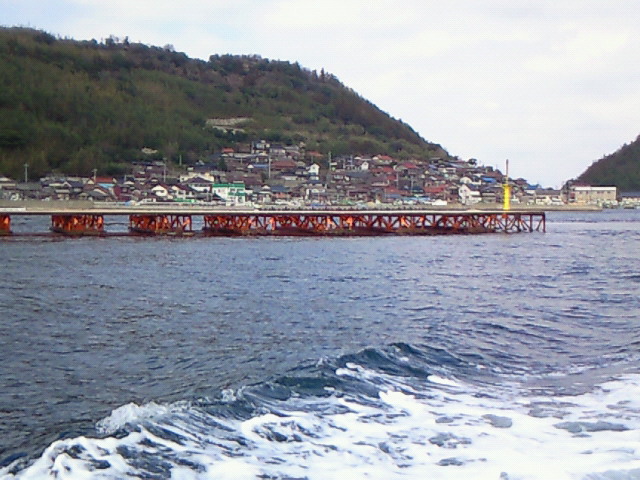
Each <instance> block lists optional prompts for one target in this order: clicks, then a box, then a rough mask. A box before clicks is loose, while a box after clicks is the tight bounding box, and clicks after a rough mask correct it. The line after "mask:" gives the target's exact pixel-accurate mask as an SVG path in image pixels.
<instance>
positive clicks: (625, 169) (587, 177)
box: [578, 136, 640, 192]
mask: <svg viewBox="0 0 640 480" xmlns="http://www.w3.org/2000/svg"><path fill="white" fill-rule="evenodd" d="M578 181H581V182H585V183H588V184H590V185H612V186H613V185H615V186H616V187H618V190H619V191H621V192H630V191H638V190H640V136H638V138H636V139H635V141H634V142H632V143H630V144H628V145H626V144H625V145H623V146H622V147H621V148H620V149H618V150H617V151H616V152H614V153H612V154H611V155H607V156H606V157H603V158H601V159H600V160H598V161H597V162H595V163H593V164H592V165H591V166H590V167H589V168H587V170H586V171H585V172H584V173H583V174H582V175H580V176H579V177H578Z"/></svg>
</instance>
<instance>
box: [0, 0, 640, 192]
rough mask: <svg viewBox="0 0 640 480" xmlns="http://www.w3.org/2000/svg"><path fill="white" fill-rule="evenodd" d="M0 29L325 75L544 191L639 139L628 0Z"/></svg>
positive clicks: (225, 3)
mask: <svg viewBox="0 0 640 480" xmlns="http://www.w3.org/2000/svg"><path fill="white" fill-rule="evenodd" d="M0 24H1V25H3V26H28V27H32V28H38V29H42V30H45V31H47V32H49V33H52V34H54V35H59V36H61V37H69V38H74V39H76V40H90V39H96V40H98V41H100V40H103V39H106V38H108V37H109V36H110V35H114V36H116V37H120V38H124V37H129V40H130V41H131V42H142V43H145V44H148V45H155V46H165V45H167V44H170V45H173V47H174V48H175V50H176V51H179V52H185V53H186V54H187V55H188V56H190V57H194V58H201V59H204V60H207V59H208V58H209V56H210V55H212V54H226V53H229V54H234V55H244V54H246V55H260V56H262V57H263V58H268V59H274V60H284V61H290V62H298V63H299V64H300V65H301V66H302V67H304V68H307V69H309V70H317V71H320V70H321V69H324V70H325V71H326V72H329V73H331V74H333V75H334V76H336V77H337V78H338V79H339V80H340V81H341V82H342V83H343V84H344V85H346V86H347V87H349V88H351V89H353V90H355V91H356V92H357V93H358V94H360V95H361V96H362V97H364V98H366V99H367V100H369V101H370V102H372V103H374V104H375V105H377V106H378V107H379V108H380V109H381V110H383V111H385V112H386V113H388V114H389V115H391V116H392V117H394V118H397V119H401V120H402V121H403V122H405V123H407V124H409V125H410V126H411V127H412V128H413V129H414V130H416V131H417V132H418V133H419V134H420V135H421V136H422V137H423V138H425V139H426V140H428V141H431V142H434V143H438V144H440V145H442V146H443V147H444V148H445V149H446V150H447V151H448V152H449V153H450V154H452V155H457V156H459V157H460V158H463V159H465V160H466V159H469V158H475V159H477V160H478V162H479V163H480V164H483V165H490V166H494V167H498V168H501V169H502V170H504V166H505V162H506V160H507V159H509V168H510V171H509V173H510V176H511V177H515V178H517V177H523V178H525V179H527V180H529V182H531V183H540V184H541V185H543V186H548V187H560V186H561V185H562V184H563V183H564V182H565V181H566V180H568V179H571V178H575V177H577V176H578V175H580V174H581V173H582V172H583V171H584V170H585V169H586V168H587V167H588V166H589V165H591V163H592V162H594V161H596V160H598V159H600V158H602V157H603V156H605V155H608V154H610V153H613V152H614V151H616V150H617V149H618V148H620V147H621V146H622V145H624V144H625V143H630V142H632V141H634V140H635V139H636V137H637V136H638V134H640V35H639V34H638V25H640V1H638V0H610V1H606V2H605V1H604V0H446V1H443V0H323V1H318V0H180V1H172V2H169V1H165V0H0Z"/></svg>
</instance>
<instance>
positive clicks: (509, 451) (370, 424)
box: [0, 344, 640, 480]
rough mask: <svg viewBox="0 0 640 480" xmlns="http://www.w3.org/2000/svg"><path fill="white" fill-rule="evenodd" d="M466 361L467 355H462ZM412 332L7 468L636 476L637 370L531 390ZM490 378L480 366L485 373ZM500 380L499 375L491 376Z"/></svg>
mask: <svg viewBox="0 0 640 480" xmlns="http://www.w3.org/2000/svg"><path fill="white" fill-rule="evenodd" d="M467 360H468V359H467ZM473 371H475V372H477V376H476V377H478V378H479V377H482V375H486V374H485V373H484V368H483V367H482V365H480V364H477V363H473V362H471V361H465V360H464V359H460V358H455V357H453V356H451V355H449V354H447V353H446V352H443V351H437V350H433V349H428V348H422V349H420V348H416V347H412V346H409V345H406V344H396V345H392V346H390V347H389V348H387V349H384V350H378V349H366V350H364V351H362V352H360V353H358V354H356V355H348V356H344V357H341V358H339V359H337V360H334V361H332V360H326V359H325V360H322V361H320V362H319V363H318V364H317V365H314V366H309V367H301V368H299V369H297V370H296V371H294V372H291V375H289V376H286V377H282V378H279V379H277V380H274V381H271V382H265V383H262V384H259V385H255V386H251V387H245V388H243V389H240V390H238V391H224V392H222V394H221V395H220V397H219V398H217V399H215V400H209V399H199V400H197V401H182V402H177V403H173V404H156V403H149V404H146V405H142V406H138V405H135V404H129V405H124V406H122V407H120V408H118V409H116V410H114V411H113V412H112V413H111V415H110V416H109V417H107V418H105V419H103V420H101V421H100V422H99V423H98V424H97V426H96V437H97V438H87V437H78V438H72V439H65V440H60V441H57V442H55V443H53V444H52V445H50V446H49V447H48V448H47V449H46V451H45V452H44V454H43V455H42V456H41V457H40V458H39V459H37V460H36V461H35V462H34V463H32V464H31V465H30V466H28V467H27V468H24V469H20V468H21V467H19V466H18V465H17V464H15V465H13V466H10V467H8V468H6V469H5V470H4V471H0V473H1V474H2V476H3V477H7V478H14V477H15V478H43V477H53V478H74V479H75V478H87V477H88V478H127V477H129V478H158V479H160V478H180V479H200V478H203V479H204V478H216V479H251V478H256V479H340V480H343V479H344V478H353V479H356V478H357V479H360V478H362V479H365V478H366V479H381V480H382V479H385V480H387V479H395V478H429V479H441V478H442V479H450V478H451V479H454V478H455V479H460V478H470V479H471V478H473V479H484V478H487V479H501V480H506V479H511V480H515V479H588V480H596V479H607V480H612V479H630V478H640V376H638V375H626V376H624V377H620V378H618V379H615V380H611V381H608V382H606V383H603V384H601V385H600V386H598V387H596V388H595V389H591V391H589V392H588V393H580V394H574V395H558V394H551V395H544V396H541V395H536V394H535V393H532V392H531V391H527V390H526V389H524V387H522V385H521V384H517V383H504V379H502V380H503V381H501V382H500V383H496V382H484V381H483V382H473V381H471V380H470V379H471V378H472V376H471V373H472V372H473ZM487 378H488V376H487ZM494 380H495V378H494Z"/></svg>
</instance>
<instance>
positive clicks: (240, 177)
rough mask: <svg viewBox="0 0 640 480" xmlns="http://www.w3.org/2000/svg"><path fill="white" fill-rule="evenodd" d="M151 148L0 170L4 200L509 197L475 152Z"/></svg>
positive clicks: (527, 190) (530, 194)
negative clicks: (124, 157) (32, 169)
mask: <svg viewBox="0 0 640 480" xmlns="http://www.w3.org/2000/svg"><path fill="white" fill-rule="evenodd" d="M157 153H158V152H157V151H156V150H153V149H149V148H145V149H143V150H141V152H140V161H139V162H136V163H135V164H133V165H132V168H131V172H130V173H129V174H125V175H120V176H118V177H116V176H106V175H102V174H100V172H99V171H98V170H97V169H94V171H93V175H92V176H88V177H81V176H72V175H61V174H50V175H47V176H46V177H43V178H40V179H39V180H37V181H32V180H31V181H30V179H29V177H28V165H26V164H25V166H24V168H25V176H24V178H23V179H11V178H8V177H5V176H2V175H0V200H4V201H24V200H41V201H53V200H62V201H65V200H67V201H68V200H84V201H92V202H103V203H115V204H122V205H140V204H148V203H178V204H183V205H184V204H199V205H224V206H227V207H233V206H243V207H248V206H267V207H268V206H279V207H287V206H290V207H303V206H311V207H322V206H352V207H362V208H366V207H367V206H372V205H374V204H375V205H383V204H388V205H394V206H407V207H409V206H414V205H423V206H427V205H429V206H462V207H470V206H474V205H475V206H477V207H481V206H482V205H487V206H489V205H496V204H502V202H503V200H504V199H503V192H504V189H503V185H504V184H505V182H506V181H507V178H506V173H503V172H502V171H501V170H500V169H499V168H496V167H493V166H483V165H479V164H478V162H477V161H476V160H475V159H469V160H461V159H458V158H453V159H443V158H439V157H433V158H429V159H428V160H410V161H406V160H399V159H395V158H393V157H391V156H388V155H376V156H359V155H348V156H336V157H332V156H331V155H330V154H329V155H323V154H321V153H319V152H315V151H307V150H306V149H305V148H304V146H303V145H300V146H287V145H281V144H276V143H269V142H266V141H264V140H262V141H256V142H252V143H251V144H247V145H246V146H244V147H241V148H237V149H235V150H234V149H232V148H224V149H222V151H221V152H219V153H217V154H216V155H212V156H211V157H210V158H207V159H206V160H200V161H198V162H197V163H195V164H193V165H189V166H182V165H176V164H175V163H169V162H167V161H164V160H158V159H157ZM508 183H509V185H510V186H511V188H510V192H511V199H510V203H511V204H512V205H521V206H533V205H535V206H547V207H553V206H563V205H576V206H579V205H593V206H598V207H601V208H602V207H604V208H606V207H615V206H632V207H633V206H638V205H640V198H639V196H637V195H630V196H623V197H621V196H619V192H617V190H616V187H595V186H590V185H581V184H577V183H573V184H572V183H570V182H568V183H567V184H566V185H565V186H564V187H563V188H562V189H560V190H556V189H550V188H543V187H541V186H539V185H531V184H529V183H528V182H527V180H525V179H523V178H516V179H512V178H509V179H508Z"/></svg>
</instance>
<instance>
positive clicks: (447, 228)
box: [0, 208, 546, 236]
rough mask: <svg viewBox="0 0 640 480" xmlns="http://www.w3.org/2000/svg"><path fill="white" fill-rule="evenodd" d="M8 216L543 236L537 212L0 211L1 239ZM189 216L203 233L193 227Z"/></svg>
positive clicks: (132, 225)
mask: <svg viewBox="0 0 640 480" xmlns="http://www.w3.org/2000/svg"><path fill="white" fill-rule="evenodd" d="M12 215H50V216H51V231H53V232H55V233H58V234H63V235H68V236H85V235H94V236H107V235H110V234H113V233H110V232H108V231H107V229H106V228H105V221H104V217H105V216H117V215H119V216H123V215H126V216H128V218H129V229H128V231H129V233H130V234H134V235H175V236H193V235H196V234H198V235H209V236H270V235H273V236H275V235H281V236H282V235H290V236H374V235H446V234H480V233H518V232H545V231H546V219H545V213H544V212H541V211H535V212H534V211H516V210H513V211H484V210H460V211H455V210H452V211H439V210H438V211H427V210H371V211H364V210H361V211H358V210H335V211H330V210H311V211H306V210H281V211H266V210H257V209H256V210H231V209H229V210H220V209H203V208H199V209H196V208H193V209H187V208H180V209H176V208H171V209H161V208H157V209H144V210H141V209H136V208H110V209H100V208H93V209H90V210H77V211H68V210H66V211H53V210H52V211H46V210H33V211H26V210H24V211H20V212H3V211H2V210H0V235H11V233H12V231H11V216H12ZM193 217H198V221H200V219H201V223H202V229H200V230H198V231H196V230H194V228H193V221H192V219H193Z"/></svg>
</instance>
